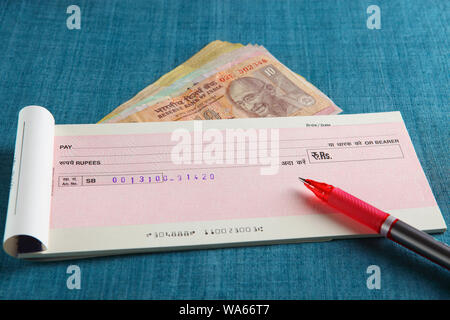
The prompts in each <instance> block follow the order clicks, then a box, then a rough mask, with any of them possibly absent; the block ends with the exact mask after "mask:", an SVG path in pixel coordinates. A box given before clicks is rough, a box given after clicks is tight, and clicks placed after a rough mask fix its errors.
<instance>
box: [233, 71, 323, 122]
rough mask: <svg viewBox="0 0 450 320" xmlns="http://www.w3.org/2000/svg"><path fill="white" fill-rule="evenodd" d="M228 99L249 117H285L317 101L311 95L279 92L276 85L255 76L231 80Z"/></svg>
mask: <svg viewBox="0 0 450 320" xmlns="http://www.w3.org/2000/svg"><path fill="white" fill-rule="evenodd" d="M226 95H227V97H228V99H229V100H230V101H231V102H232V103H233V104H234V105H235V106H236V107H237V108H240V109H241V110H243V111H245V112H246V113H247V114H248V116H249V117H251V118H254V117H284V116H289V115H292V114H293V113H295V112H296V111H298V110H300V109H301V108H303V107H306V106H309V105H312V104H314V103H315V100H314V98H312V97H311V96H309V95H305V94H303V95H298V94H287V93H286V94H283V93H281V94H280V93H278V92H277V90H276V89H275V87H274V86H273V85H272V84H271V83H269V82H265V81H263V80H261V79H258V78H255V77H242V78H238V79H236V80H233V81H232V82H230V84H229V86H228V88H227V91H226Z"/></svg>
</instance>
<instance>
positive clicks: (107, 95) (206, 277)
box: [0, 0, 450, 299]
mask: <svg viewBox="0 0 450 320" xmlns="http://www.w3.org/2000/svg"><path fill="white" fill-rule="evenodd" d="M72 4H76V5H78V6H79V7H80V9H81V29H80V30H69V29H68V28H67V27H66V19H67V18H68V17H69V14H67V13H66V9H67V7H68V6H69V5H72ZM372 4H377V5H378V6H379V7H380V8H381V29H380V30H371V29H368V28H367V26H366V21H367V19H368V17H369V16H370V14H368V13H367V12H366V10H367V8H368V7H369V6H370V5H372ZM449 9H450V8H449V2H448V1H437V0H436V1H427V2H426V4H425V3H424V2H423V1H420V0H415V1H376V3H374V1H363V0H359V1H259V0H250V1H249V0H239V1H235V0H232V1H211V0H209V1H182V0H180V1H107V2H106V1H82V0H79V1H76V2H74V1H72V0H71V1H1V2H0V43H1V50H0V101H1V110H2V113H1V115H2V116H1V118H0V137H1V139H0V164H1V166H0V228H1V231H0V232H1V236H2V237H3V229H4V223H5V218H6V209H7V200H8V194H9V184H10V177H11V166H12V159H13V151H14V150H13V149H14V140H15V134H16V125H17V114H18V111H19V110H20V109H21V108H22V107H24V106H27V105H41V106H45V107H46V108H48V109H49V110H50V112H52V113H53V115H54V117H55V120H56V123H57V124H67V123H95V122H97V121H98V120H100V119H101V118H102V117H103V116H104V115H106V114H107V113H109V112H110V111H111V110H112V109H113V108H115V107H116V106H118V105H119V104H121V103H122V102H124V101H126V100H128V99H129V98H131V97H132V96H134V95H135V94H136V93H137V92H138V91H140V90H141V89H142V88H144V87H145V86H147V85H148V84H150V83H152V82H154V81H155V80H157V79H158V78H159V77H160V76H161V75H163V74H164V73H166V72H168V71H170V70H171V69H173V68H174V67H176V66H177V65H179V64H180V63H182V62H183V61H185V60H186V59H188V58H189V57H190V56H192V55H193V54H194V53H195V52H197V51H198V50H200V49H201V48H203V47H204V46H205V45H206V44H207V43H209V42H210V41H213V40H216V39H219V40H226V41H230V42H241V43H244V44H246V43H258V44H261V45H264V46H265V47H266V48H267V49H268V50H269V51H270V52H271V53H272V54H273V55H274V56H275V57H277V58H278V59H279V60H280V61H281V62H283V63H284V64H286V65H287V66H288V67H290V68H291V69H292V70H293V71H295V72H297V73H299V74H301V75H302V76H304V77H305V78H306V79H308V80H309V81H310V82H311V83H313V84H314V85H316V86H317V87H318V88H319V89H321V90H322V91H323V92H324V93H325V94H327V95H328V96H329V97H330V98H331V99H332V100H333V101H334V102H335V103H336V104H337V105H338V106H340V107H341V108H342V109H344V112H345V113H364V112H381V111H394V110H400V111H401V112H402V115H403V118H404V120H405V123H406V127H407V128H408V130H409V133H410V136H411V139H412V141H413V144H414V146H415V149H416V152H417V154H418V157H419V160H420V162H421V164H422V166H423V168H424V171H425V174H426V176H427V178H428V180H429V182H430V185H431V187H432V190H433V193H434V195H435V197H436V199H437V202H438V204H439V206H440V208H441V211H442V213H443V215H444V219H445V220H446V222H447V224H448V223H449V222H450V213H449V202H448V200H449V194H448V189H447V186H448V184H449V181H448V176H449V165H448V155H449V153H448V150H449V141H448V138H449V127H448V123H449V104H448V103H449V98H450V95H449V84H450V83H449V43H448V42H449V40H448V39H450V34H449V27H448V26H449V24H450V21H449V11H450V10H449ZM449 234H450V233H449V232H446V233H444V234H439V235H436V238H437V239H439V240H441V241H444V242H446V243H450V235H449ZM73 264H75V265H78V266H79V267H80V269H81V289H80V290H69V289H68V288H67V286H66V280H67V278H68V276H69V275H68V274H67V273H66V270H67V267H68V266H69V265H73ZM370 265H377V266H379V267H380V270H381V289H379V290H369V289H368V288H367V285H366V281H367V278H368V277H369V276H370V274H367V273H366V270H367V267H368V266H370ZM0 298H1V299H72V298H73V299H114V298H119V299H222V298H223V299H390V298H396V299H397V298H398V299H435V298H444V299H449V298H450V273H449V272H445V271H443V270H442V269H441V268H439V267H437V266H435V265H433V264H431V263H428V262H427V261H426V260H424V259H422V258H421V257H418V256H416V255H415V254H413V253H411V252H409V251H408V250H404V249H403V248H401V247H399V246H398V245H396V244H393V243H391V242H390V241H387V240H384V239H354V240H337V241H331V242H324V243H303V244H283V245H272V246H258V247H242V248H230V249H214V250H195V251H185V252H173V253H158V254H141V255H128V256H117V257H106V258H95V259H88V260H74V261H64V262H48V263H33V262H26V261H19V260H16V259H13V258H11V257H9V256H7V255H6V254H5V253H4V252H1V253H0Z"/></svg>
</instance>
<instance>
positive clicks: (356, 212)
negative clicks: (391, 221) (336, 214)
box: [328, 187, 389, 233]
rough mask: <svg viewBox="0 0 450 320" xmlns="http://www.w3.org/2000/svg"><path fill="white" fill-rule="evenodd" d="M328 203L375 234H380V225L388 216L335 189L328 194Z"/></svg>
mask: <svg viewBox="0 0 450 320" xmlns="http://www.w3.org/2000/svg"><path fill="white" fill-rule="evenodd" d="M328 203H329V204H330V205H331V206H333V207H335V208H336V209H338V210H339V211H341V212H343V213H344V214H346V215H347V216H349V217H351V218H353V219H355V220H357V221H359V222H360V223H362V224H364V225H366V226H368V227H369V228H371V229H372V230H374V231H376V232H377V233H379V232H380V229H381V225H382V224H383V222H384V220H386V218H387V217H388V216H389V214H388V213H386V212H384V211H381V210H379V209H377V208H375V207H374V206H371V205H370V204H368V203H367V202H364V201H362V200H360V199H358V198H356V197H354V196H352V195H351V194H349V193H347V192H345V191H344V190H341V189H339V188H336V187H335V188H333V189H332V190H331V192H330V193H329V194H328Z"/></svg>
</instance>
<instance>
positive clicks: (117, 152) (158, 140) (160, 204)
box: [3, 106, 446, 260]
mask: <svg viewBox="0 0 450 320" xmlns="http://www.w3.org/2000/svg"><path fill="white" fill-rule="evenodd" d="M299 176H300V177H304V176H307V177H313V178H314V179H317V180H319V181H330V182H339V184H340V185H341V186H342V188H345V190H349V191H351V192H352V193H353V194H355V195H357V196H358V197H360V198H361V199H364V200H365V201H367V202H368V203H370V204H373V205H376V206H377V207H378V208H380V209H382V210H384V211H386V212H389V213H390V214H393V215H395V216H396V217H397V218H399V219H402V220H403V221H406V222H407V223H409V224H411V225H412V226H414V227H416V228H418V229H420V230H423V231H426V232H443V231H445V230H446V225H445V222H444V220H443V217H442V214H441V212H440V210H439V207H438V205H437V203H436V200H435V198H434V196H433V193H432V191H431V188H430V186H429V184H428V181H427V179H426V177H425V174H424V172H423V170H422V168H421V165H420V163H419V160H418V158H417V156H416V153H415V151H414V147H413V145H412V142H411V140H410V138H409V135H408V133H407V130H406V127H405V124H404V123H403V120H402V117H401V114H400V112H385V113H372V114H354V115H339V116H337V115H326V116H303V117H280V118H246V119H228V120H195V121H181V122H151V123H114V124H81V125H55V124H54V118H53V116H52V115H51V113H50V112H49V111H47V110H46V109H45V108H43V107H38V106H29V107H26V108H24V109H22V110H21V112H20V113H19V120H18V129H17V137H16V146H15V154H14V165H13V173H12V179H11V191H10V198H9V205H8V212H7V221H6V226H5V234H4V243H3V245H4V250H5V251H6V252H7V253H8V254H10V255H11V256H14V257H17V258H24V259H34V260H53V259H73V258H83V257H93V256H101V255H115V254H128V253H144V252H155V251H169V250H184V249H200V248H220V247H232V246H244V245H263V244H279V243H293V242H302V241H324V240H331V239H340V238H351V237H370V236H376V234H375V233H374V232H373V231H372V230H371V229H369V228H367V227H365V226H364V225H361V224H359V223H357V222H355V221H353V220H352V219H351V218H348V217H346V216H345V215H342V214H341V213H339V212H337V211H334V209H332V208H330V207H328V206H325V205H323V204H322V203H321V202H320V201H319V200H316V198H315V197H313V196H312V195H311V194H310V193H309V191H308V190H305V189H306V188H302V187H301V185H299V182H298V177H299ZM387 183H389V187H386V185H387Z"/></svg>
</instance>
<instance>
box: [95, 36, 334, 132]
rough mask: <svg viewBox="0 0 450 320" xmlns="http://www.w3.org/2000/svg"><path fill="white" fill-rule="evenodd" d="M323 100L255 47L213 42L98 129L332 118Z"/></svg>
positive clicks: (326, 100)
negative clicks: (135, 124) (119, 125)
mask: <svg viewBox="0 0 450 320" xmlns="http://www.w3.org/2000/svg"><path fill="white" fill-rule="evenodd" d="M341 111H342V110H341V109H340V108H339V107H337V106H336V105H335V104H334V103H333V102H332V101H331V100H330V99H329V98H328V97H327V96H326V95H325V94H323V93H322V92H321V91H320V90H319V89H317V88H316V87H314V86H313V85H312V84H311V83H309V82H308V81H306V80H305V79H304V78H303V77H301V76H299V75H298V74H296V73H294V72H293V71H291V70H289V69H288V68H287V67H286V66H284V65H283V64H282V63H280V62H279V61H278V60H277V59H276V58H275V57H273V56H272V55H271V54H270V53H269V52H268V51H267V50H266V49H265V48H264V47H262V46H260V45H252V44H249V45H246V46H244V45H242V44H235V43H229V42H225V41H218V40H217V41H213V42H211V43H210V44H208V45H207V46H206V47H205V48H203V49H202V50H200V51H199V52H197V53H196V54H195V55H194V56H192V57H191V58H190V59H189V60H187V61H186V62H184V63H183V64H182V65H180V66H178V67H177V68H175V69H173V70H172V71H170V72H169V73H167V74H165V75H164V76H162V77H161V78H159V79H158V80H157V81H156V82H154V83H153V84H151V85H149V86H147V87H146V88H145V89H143V90H142V91H141V92H139V93H138V94H137V95H136V96H134V97H133V98H132V99H130V100H128V101H127V102H125V103H123V104H121V105H120V106H118V107H117V108H116V109H114V110H113V111H112V112H111V113H110V114H108V115H107V116H105V117H104V118H103V119H102V120H100V123H116V122H146V121H183V120H212V119H232V118H254V117H287V116H306V115H319V114H337V113H340V112H341Z"/></svg>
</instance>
